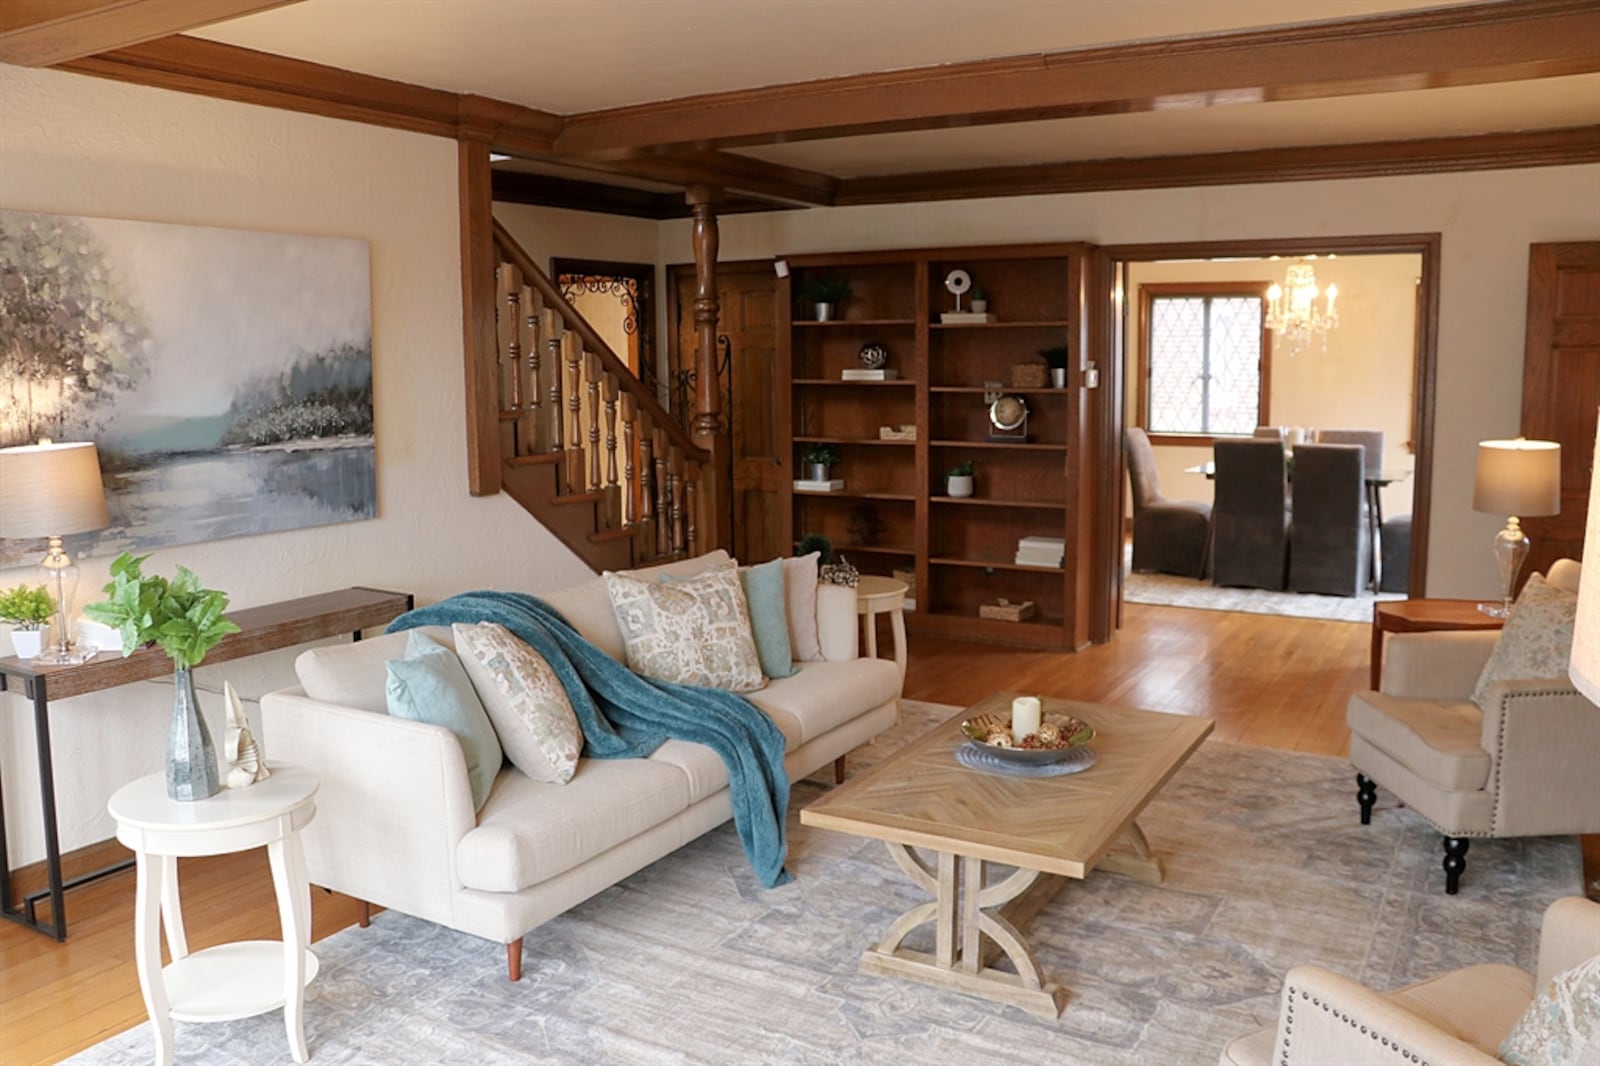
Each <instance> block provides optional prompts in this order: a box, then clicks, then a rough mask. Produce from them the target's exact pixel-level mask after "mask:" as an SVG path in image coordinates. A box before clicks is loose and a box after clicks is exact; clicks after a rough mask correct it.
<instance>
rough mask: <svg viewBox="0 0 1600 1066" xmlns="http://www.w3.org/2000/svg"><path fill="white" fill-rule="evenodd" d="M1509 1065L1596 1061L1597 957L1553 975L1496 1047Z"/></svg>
mask: <svg viewBox="0 0 1600 1066" xmlns="http://www.w3.org/2000/svg"><path fill="white" fill-rule="evenodd" d="M1500 1058H1501V1059H1502V1060H1503V1061H1505V1062H1507V1063H1510V1064H1511V1066H1584V1064H1593V1063H1596V1062H1600V955H1596V956H1594V957H1593V958H1590V959H1588V960H1586V961H1584V962H1580V963H1578V965H1576V966H1574V967H1573V968H1572V969H1570V970H1564V971H1562V972H1561V973H1558V974H1556V975H1555V977H1553V978H1552V979H1551V980H1550V983H1549V984H1547V985H1545V987H1544V989H1543V990H1542V991H1540V993H1539V995H1538V996H1537V997H1536V998H1535V999H1534V1001H1533V1002H1532V1003H1530V1004H1528V1009H1527V1010H1525V1011H1523V1012H1522V1017H1520V1018H1518V1019H1517V1024H1516V1025H1514V1026H1512V1028H1511V1032H1510V1033H1508V1034H1507V1035H1506V1038H1505V1040H1504V1041H1503V1042H1502V1043H1501V1044H1500Z"/></svg>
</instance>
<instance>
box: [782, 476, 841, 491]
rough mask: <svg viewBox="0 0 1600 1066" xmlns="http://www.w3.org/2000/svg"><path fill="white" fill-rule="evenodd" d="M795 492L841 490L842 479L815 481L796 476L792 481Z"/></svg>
mask: <svg viewBox="0 0 1600 1066" xmlns="http://www.w3.org/2000/svg"><path fill="white" fill-rule="evenodd" d="M794 491H796V492H843V491H844V479H843V478H837V477H836V478H830V479H829V480H827V481H816V480H812V479H810V478H796V479H795V483H794Z"/></svg>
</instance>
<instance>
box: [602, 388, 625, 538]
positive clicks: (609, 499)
mask: <svg viewBox="0 0 1600 1066" xmlns="http://www.w3.org/2000/svg"><path fill="white" fill-rule="evenodd" d="M600 384H601V385H602V386H603V388H604V391H605V400H606V487H605V496H604V497H603V498H602V500H601V507H600V520H601V522H602V524H604V526H605V527H606V528H607V529H621V528H622V486H621V485H619V484H617V379H616V377H615V376H613V375H611V374H605V375H603V376H602V377H601V379H600Z"/></svg>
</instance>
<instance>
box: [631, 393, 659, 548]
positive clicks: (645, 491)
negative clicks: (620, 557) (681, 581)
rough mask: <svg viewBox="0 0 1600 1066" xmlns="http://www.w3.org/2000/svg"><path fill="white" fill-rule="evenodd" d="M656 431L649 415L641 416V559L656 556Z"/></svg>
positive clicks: (637, 541) (636, 540)
mask: <svg viewBox="0 0 1600 1066" xmlns="http://www.w3.org/2000/svg"><path fill="white" fill-rule="evenodd" d="M655 446H656V432H655V427H654V426H652V425H651V423H650V416H649V415H643V414H642V415H640V416H639V535H638V536H637V537H635V538H634V543H635V544H637V545H639V557H640V558H641V559H654V558H655V557H656V464H655Z"/></svg>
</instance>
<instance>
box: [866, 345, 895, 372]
mask: <svg viewBox="0 0 1600 1066" xmlns="http://www.w3.org/2000/svg"><path fill="white" fill-rule="evenodd" d="M860 359H861V365H862V366H864V367H866V368H867V369H868V370H881V369H883V367H885V366H887V365H888V363H889V349H887V348H885V347H884V346H883V345H881V344H876V343H874V344H863V345H862V346H861V355H860Z"/></svg>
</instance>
